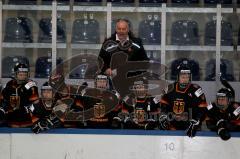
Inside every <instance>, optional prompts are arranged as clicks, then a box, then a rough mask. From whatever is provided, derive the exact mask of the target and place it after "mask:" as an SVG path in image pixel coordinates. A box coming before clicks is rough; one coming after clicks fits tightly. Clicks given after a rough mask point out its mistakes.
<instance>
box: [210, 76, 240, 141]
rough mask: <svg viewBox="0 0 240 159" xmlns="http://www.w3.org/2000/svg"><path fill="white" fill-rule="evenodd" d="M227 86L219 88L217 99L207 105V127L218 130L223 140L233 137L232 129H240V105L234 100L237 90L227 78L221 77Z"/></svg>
mask: <svg viewBox="0 0 240 159" xmlns="http://www.w3.org/2000/svg"><path fill="white" fill-rule="evenodd" d="M221 82H222V84H223V85H224V86H225V87H224V88H221V89H219V90H218V92H217V94H216V101H215V102H212V103H211V104H209V105H208V106H207V109H208V111H207V115H208V119H207V121H206V123H207V127H208V128H209V129H210V130H212V131H216V132H217V134H218V135H219V136H220V137H221V139H223V140H228V139H230V137H231V134H230V131H239V128H240V127H239V125H240V121H239V118H240V115H239V114H240V105H239V103H237V102H235V101H234V98H235V92H234V90H233V88H232V87H231V85H230V84H228V82H227V81H226V80H225V79H222V78H221Z"/></svg>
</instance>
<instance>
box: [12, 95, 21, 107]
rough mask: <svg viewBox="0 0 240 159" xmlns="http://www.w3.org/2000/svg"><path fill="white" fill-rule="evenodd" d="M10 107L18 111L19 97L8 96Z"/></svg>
mask: <svg viewBox="0 0 240 159" xmlns="http://www.w3.org/2000/svg"><path fill="white" fill-rule="evenodd" d="M10 106H11V107H12V109H13V110H15V109H18V108H19V106H20V96H10Z"/></svg>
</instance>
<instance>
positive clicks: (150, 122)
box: [144, 119, 157, 130]
mask: <svg viewBox="0 0 240 159" xmlns="http://www.w3.org/2000/svg"><path fill="white" fill-rule="evenodd" d="M156 127H157V124H156V121H155V120H154V119H149V120H148V121H147V124H145V126H144V129H145V130H154V129H155V128H156Z"/></svg>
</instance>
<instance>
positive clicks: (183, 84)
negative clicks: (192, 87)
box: [177, 72, 192, 87]
mask: <svg viewBox="0 0 240 159" xmlns="http://www.w3.org/2000/svg"><path fill="white" fill-rule="evenodd" d="M182 74H188V75H189V80H188V83H180V75H182ZM191 81H192V73H182V72H180V73H179V74H178V76H177V82H178V83H179V84H180V86H182V87H186V86H187V85H188V84H189V83H191Z"/></svg>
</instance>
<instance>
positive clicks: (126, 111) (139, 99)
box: [114, 81, 160, 129]
mask: <svg viewBox="0 0 240 159" xmlns="http://www.w3.org/2000/svg"><path fill="white" fill-rule="evenodd" d="M130 89H131V91H132V93H131V94H130V95H128V96H126V97H125V98H124V99H123V103H122V110H121V112H120V113H119V115H118V116H117V117H114V122H116V121H117V120H118V122H121V123H122V124H123V127H124V128H127V129H155V128H157V125H158V124H157V120H158V115H159V114H160V105H159V100H158V99H157V97H155V98H154V97H151V96H150V95H149V94H148V86H147V84H144V82H143V81H135V82H134V85H133V86H132V88H130ZM118 125H119V124H118Z"/></svg>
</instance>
